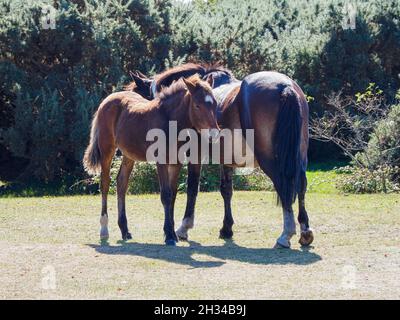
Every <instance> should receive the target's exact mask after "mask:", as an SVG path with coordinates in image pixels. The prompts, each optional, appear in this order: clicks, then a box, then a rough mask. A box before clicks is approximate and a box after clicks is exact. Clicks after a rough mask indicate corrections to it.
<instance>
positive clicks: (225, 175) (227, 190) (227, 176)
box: [219, 165, 234, 239]
mask: <svg viewBox="0 0 400 320" xmlns="http://www.w3.org/2000/svg"><path fill="white" fill-rule="evenodd" d="M232 175H233V168H231V167H227V166H223V165H221V185H220V191H221V195H222V198H223V199H224V209H225V215H224V224H223V226H222V229H221V230H220V231H219V237H220V238H221V239H231V238H232V236H233V231H232V226H233V224H234V221H233V217H232V208H231V200H232V194H233V185H232Z"/></svg>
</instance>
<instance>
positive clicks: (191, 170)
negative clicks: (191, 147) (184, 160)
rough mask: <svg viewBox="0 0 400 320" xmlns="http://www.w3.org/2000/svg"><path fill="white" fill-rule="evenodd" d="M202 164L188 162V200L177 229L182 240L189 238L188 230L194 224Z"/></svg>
mask: <svg viewBox="0 0 400 320" xmlns="http://www.w3.org/2000/svg"><path fill="white" fill-rule="evenodd" d="M200 173H201V164H191V163H189V164H188V178H187V201H186V210H185V215H184V217H183V220H182V224H181V226H180V227H179V228H178V230H176V234H177V236H178V237H179V239H180V240H188V238H189V236H188V230H189V229H191V228H193V226H194V209H195V205H196V198H197V194H198V192H199V182H200Z"/></svg>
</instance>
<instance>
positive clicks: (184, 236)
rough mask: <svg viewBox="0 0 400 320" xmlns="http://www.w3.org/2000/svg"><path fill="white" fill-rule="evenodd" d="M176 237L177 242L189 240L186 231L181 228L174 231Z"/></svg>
mask: <svg viewBox="0 0 400 320" xmlns="http://www.w3.org/2000/svg"><path fill="white" fill-rule="evenodd" d="M176 235H177V237H178V239H179V240H183V241H187V240H188V239H189V236H188V232H187V230H184V229H183V228H182V227H180V228H179V229H178V230H176Z"/></svg>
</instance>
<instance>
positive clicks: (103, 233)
mask: <svg viewBox="0 0 400 320" xmlns="http://www.w3.org/2000/svg"><path fill="white" fill-rule="evenodd" d="M108 238H109V235H108V229H107V228H101V229H100V240H102V241H106V240H108Z"/></svg>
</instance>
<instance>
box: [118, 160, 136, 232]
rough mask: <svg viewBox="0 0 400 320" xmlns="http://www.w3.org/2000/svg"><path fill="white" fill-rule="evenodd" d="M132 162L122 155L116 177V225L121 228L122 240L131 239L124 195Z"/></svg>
mask: <svg viewBox="0 0 400 320" xmlns="http://www.w3.org/2000/svg"><path fill="white" fill-rule="evenodd" d="M134 163H135V162H134V161H133V160H131V159H129V158H127V157H126V156H124V157H123V158H122V163H121V167H120V168H119V172H118V177H117V196H118V226H119V228H120V230H121V234H122V239H123V240H128V239H132V236H131V234H130V233H129V231H128V221H127V219H126V210H125V195H126V191H127V189H128V183H129V177H130V174H131V172H132V169H133V165H134Z"/></svg>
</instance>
